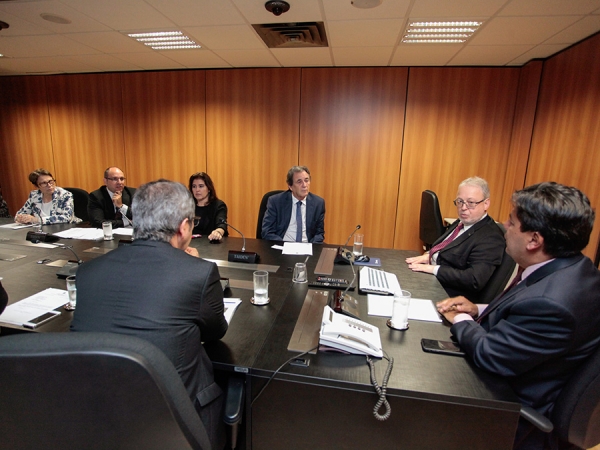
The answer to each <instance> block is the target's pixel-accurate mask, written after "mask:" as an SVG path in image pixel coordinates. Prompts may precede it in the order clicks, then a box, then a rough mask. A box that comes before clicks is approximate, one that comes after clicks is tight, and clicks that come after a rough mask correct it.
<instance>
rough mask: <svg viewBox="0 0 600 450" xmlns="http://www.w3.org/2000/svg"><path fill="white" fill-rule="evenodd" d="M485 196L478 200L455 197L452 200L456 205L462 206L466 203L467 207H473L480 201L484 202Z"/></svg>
mask: <svg viewBox="0 0 600 450" xmlns="http://www.w3.org/2000/svg"><path fill="white" fill-rule="evenodd" d="M485 200H486V199H485V198H484V199H483V200H479V201H478V202H465V201H464V200H463V199H462V198H457V199H456V200H454V202H453V203H454V204H455V205H456V206H458V207H459V208H462V207H463V206H464V205H467V208H469V209H475V207H476V206H477V205H479V204H480V203H483V202H485Z"/></svg>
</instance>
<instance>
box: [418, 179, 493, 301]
mask: <svg viewBox="0 0 600 450" xmlns="http://www.w3.org/2000/svg"><path fill="white" fill-rule="evenodd" d="M454 204H455V205H456V209H457V214H458V220H457V221H455V222H454V223H453V224H452V226H450V228H449V229H448V230H447V231H446V233H444V234H443V235H442V236H441V237H440V238H439V239H438V240H437V241H435V242H434V244H433V246H432V247H431V249H430V251H429V252H426V253H425V254H423V255H421V256H416V257H412V258H407V259H406V262H407V263H408V267H409V268H410V269H412V270H413V271H415V272H425V273H431V274H433V275H435V276H436V277H437V279H438V280H439V281H440V283H441V285H442V286H443V287H444V289H445V290H446V292H447V293H448V295H449V296H455V295H464V296H465V297H467V298H468V299H469V300H471V301H473V302H476V301H478V300H479V295H480V293H481V291H482V289H483V288H484V287H485V285H486V283H487V282H488V280H489V279H490V277H491V276H492V274H493V273H494V270H496V268H497V267H498V266H499V265H500V263H501V262H502V256H503V255H504V247H505V241H504V237H503V236H502V231H500V228H499V227H498V226H497V225H496V223H495V222H494V219H492V218H491V217H490V216H488V215H487V210H488V208H489V207H490V189H489V187H488V184H487V182H486V181H485V180H484V179H483V178H479V177H471V178H467V179H466V180H464V181H463V182H462V183H460V185H459V186H458V192H457V194H456V200H454Z"/></svg>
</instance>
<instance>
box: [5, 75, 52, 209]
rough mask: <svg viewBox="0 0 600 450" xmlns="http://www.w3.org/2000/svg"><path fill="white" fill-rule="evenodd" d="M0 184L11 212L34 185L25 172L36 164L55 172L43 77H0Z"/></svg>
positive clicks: (38, 166) (30, 170)
mask: <svg viewBox="0 0 600 450" xmlns="http://www.w3.org/2000/svg"><path fill="white" fill-rule="evenodd" d="M0 83H1V84H0V185H2V196H3V197H4V199H5V200H6V202H7V203H8V206H9V210H10V212H11V214H15V213H16V212H17V210H18V209H19V208H21V206H23V204H24V203H25V200H26V199H27V197H28V195H29V192H30V191H31V190H32V189H34V187H33V185H32V184H31V183H30V182H29V180H28V178H27V176H28V175H29V174H30V173H31V172H32V171H33V170H35V169H38V168H40V167H42V168H44V169H47V170H49V171H50V172H51V173H52V174H53V175H56V171H55V170H54V169H55V166H54V155H53V151H52V140H51V137H50V136H51V135H50V123H49V119H48V102H47V100H46V78H45V77H6V78H0Z"/></svg>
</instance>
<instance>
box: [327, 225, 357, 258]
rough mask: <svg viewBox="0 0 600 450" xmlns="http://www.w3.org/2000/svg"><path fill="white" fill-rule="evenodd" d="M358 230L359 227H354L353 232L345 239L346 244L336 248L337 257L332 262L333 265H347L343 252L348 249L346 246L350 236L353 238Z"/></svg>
mask: <svg viewBox="0 0 600 450" xmlns="http://www.w3.org/2000/svg"><path fill="white" fill-rule="evenodd" d="M358 230H360V225H356V228H355V229H354V231H353V232H352V233H350V236H348V239H346V243H345V244H344V246H343V247H338V249H337V255H336V256H335V260H334V261H333V262H334V263H339V264H348V262H349V261H348V258H345V257H344V252H347V251H348V249H346V246H347V245H348V242H350V239H351V238H352V236H354V233H356V232H357V231H358Z"/></svg>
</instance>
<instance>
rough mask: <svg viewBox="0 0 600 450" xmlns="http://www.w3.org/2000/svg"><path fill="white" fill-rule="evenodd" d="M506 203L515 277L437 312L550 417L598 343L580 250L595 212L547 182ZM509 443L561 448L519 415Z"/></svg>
mask: <svg viewBox="0 0 600 450" xmlns="http://www.w3.org/2000/svg"><path fill="white" fill-rule="evenodd" d="M512 205H513V209H512V211H511V213H510V215H509V219H508V221H507V222H506V223H505V227H506V252H507V253H508V254H509V255H510V256H511V257H512V258H513V259H514V260H515V261H516V262H517V264H518V265H519V267H520V269H521V270H519V274H518V276H517V280H518V279H519V277H520V278H521V281H520V282H518V284H515V285H514V287H511V288H509V289H507V290H505V292H503V293H502V294H501V295H500V296H499V297H497V298H496V299H494V300H493V301H492V302H491V303H490V304H489V305H476V304H473V303H471V302H470V301H468V300H467V299H466V298H465V297H455V298H449V299H446V300H444V301H442V302H440V303H438V310H439V311H440V312H441V313H442V314H444V316H445V317H446V318H447V319H448V320H449V321H450V322H452V323H453V325H452V328H451V332H452V334H453V335H454V337H455V338H456V339H457V340H458V342H459V344H460V347H461V348H462V349H463V350H464V351H465V353H466V354H467V355H468V357H470V358H471V359H472V360H473V362H474V363H475V364H476V365H477V366H478V367H480V368H482V369H485V370H488V371H490V372H493V373H496V374H499V375H502V376H504V377H505V378H506V379H507V380H508V382H509V383H510V385H511V386H512V388H513V389H514V391H515V393H516V394H517V395H518V397H519V399H520V400H521V401H522V402H523V403H524V404H525V405H528V406H531V407H533V408H535V409H537V410H538V411H539V412H541V413H542V414H544V415H546V416H549V415H550V414H551V413H552V408H553V406H554V403H555V401H556V398H557V397H558V395H559V394H560V392H561V390H562V388H563V387H564V385H565V383H566V382H567V380H568V379H569V377H570V376H571V374H572V373H573V371H574V370H576V369H577V367H578V366H579V365H581V363H582V362H583V361H585V359H586V358H587V357H588V356H590V355H591V354H592V353H593V352H594V350H595V349H596V348H597V347H598V346H599V345H600V273H599V272H598V269H597V268H596V267H594V264H593V263H592V262H591V261H590V260H589V259H588V258H586V257H585V256H583V255H582V254H581V250H583V249H584V248H585V246H586V245H587V244H588V242H589V238H590V234H591V232H592V227H593V225H594V216H595V214H594V211H593V210H592V208H591V206H590V202H589V200H588V198H587V197H586V196H585V194H583V193H582V192H581V191H579V190H578V189H576V188H573V187H567V186H563V185H561V184H557V183H552V182H546V183H540V184H536V185H534V186H530V187H527V188H525V189H523V190H520V191H517V192H515V194H513V197H512ZM521 272H522V274H521ZM513 284H514V283H513ZM475 319H477V321H476V320H475ZM515 448H518V449H545V448H561V447H560V443H558V442H557V438H556V437H555V436H553V435H552V434H549V435H546V434H544V433H542V432H541V431H539V430H538V429H537V428H534V427H533V426H532V425H531V424H529V423H527V422H525V421H524V420H522V421H521V422H520V423H519V427H518V430H517V435H516V438H515Z"/></svg>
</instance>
